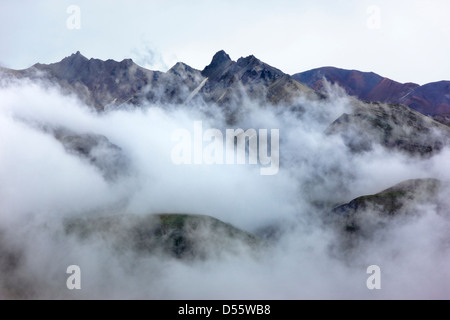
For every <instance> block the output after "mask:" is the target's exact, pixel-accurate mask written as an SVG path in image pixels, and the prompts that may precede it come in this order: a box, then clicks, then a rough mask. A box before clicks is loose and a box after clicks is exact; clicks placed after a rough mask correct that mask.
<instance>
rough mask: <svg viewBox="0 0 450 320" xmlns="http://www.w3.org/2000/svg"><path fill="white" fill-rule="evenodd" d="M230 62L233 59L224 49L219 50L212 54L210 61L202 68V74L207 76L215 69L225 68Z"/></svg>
mask: <svg viewBox="0 0 450 320" xmlns="http://www.w3.org/2000/svg"><path fill="white" fill-rule="evenodd" d="M231 62H233V61H232V60H231V58H230V56H229V55H228V54H227V53H226V52H225V51H224V50H220V51H219V52H217V53H216V54H215V55H214V57H213V58H212V61H211V63H210V64H209V66H207V67H206V68H205V69H204V70H203V72H202V74H203V75H204V76H206V77H209V75H210V74H212V73H214V72H215V71H216V70H218V69H223V68H226V67H227V66H228V65H229V64H230V63H231Z"/></svg>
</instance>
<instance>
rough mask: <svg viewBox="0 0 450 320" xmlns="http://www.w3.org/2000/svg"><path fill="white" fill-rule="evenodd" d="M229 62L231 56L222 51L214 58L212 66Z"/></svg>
mask: <svg viewBox="0 0 450 320" xmlns="http://www.w3.org/2000/svg"><path fill="white" fill-rule="evenodd" d="M228 61H231V58H230V56H229V55H228V54H227V53H226V52H225V51H224V50H220V51H218V52H217V53H216V54H215V55H214V57H213V59H212V61H211V64H213V63H216V64H221V63H223V62H228Z"/></svg>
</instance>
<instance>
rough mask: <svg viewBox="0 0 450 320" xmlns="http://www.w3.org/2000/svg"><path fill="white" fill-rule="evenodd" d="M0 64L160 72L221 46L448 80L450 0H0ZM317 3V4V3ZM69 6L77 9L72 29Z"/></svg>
mask: <svg viewBox="0 0 450 320" xmlns="http://www.w3.org/2000/svg"><path fill="white" fill-rule="evenodd" d="M0 3H1V4H0V9H1V10H0V30H1V31H0V41H1V45H0V64H1V65H3V66H6V67H10V68H14V69H21V68H26V67H29V66H31V65H32V64H34V63H36V62H41V63H51V62H56V61H59V60H61V59H62V58H64V57H65V56H68V55H70V54H71V53H74V52H76V51H78V50H79V51H81V53H82V54H83V55H85V56H86V57H88V58H92V57H94V58H100V59H109V58H111V59H115V60H122V59H124V58H130V57H131V58H133V60H134V61H135V62H137V63H138V64H140V65H143V66H145V67H148V68H152V69H158V70H165V69H167V68H170V67H171V66H172V65H173V64H175V63H176V62H177V61H183V62H185V63H187V64H189V65H190V66H192V67H195V68H197V69H203V68H204V67H205V66H206V65H207V64H209V62H210V61H211V58H212V56H213V54H214V53H215V52H216V51H218V50H221V49H224V50H225V51H226V52H227V53H229V54H230V56H231V58H232V59H234V60H236V59H238V58H239V57H241V56H248V55H250V54H253V55H255V56H256V57H258V58H259V59H261V60H263V61H265V62H266V63H269V64H271V65H273V66H275V67H277V68H279V69H281V70H282V71H284V72H286V73H289V74H293V73H297V72H301V71H306V70H309V69H312V68H317V67H322V66H336V67H340V68H346V69H357V70H361V71H373V72H376V73H378V74H380V75H383V76H386V77H389V78H391V79H394V80H397V81H399V82H416V83H419V84H424V83H427V82H434V81H439V80H450V59H449V56H450V19H449V18H448V15H449V14H450V1H448V0H395V1H382V0H370V1H367V0H357V1H356V0H322V1H312V0H311V1H305V0H281V1H280V0H278V1H272V0H270V1H269V0H259V1H258V0H226V1H225V0H223V1H219V0H191V1H186V0H149V1H144V0H127V1H125V0H116V1H114V0H91V1H80V0H70V1H66V0H39V1H35V0H21V1H7V0H0ZM319 3H320V4H319ZM70 5H76V6H78V7H79V8H80V25H79V26H80V29H70V28H68V26H67V20H68V19H69V22H71V24H70V25H71V26H74V23H75V24H76V20H74V19H72V17H74V16H73V14H72V13H67V9H68V7H69V6H70Z"/></svg>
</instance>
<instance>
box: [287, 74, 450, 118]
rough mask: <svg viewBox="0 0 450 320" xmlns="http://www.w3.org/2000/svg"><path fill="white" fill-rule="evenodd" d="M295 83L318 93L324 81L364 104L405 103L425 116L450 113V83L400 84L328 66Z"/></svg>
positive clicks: (298, 76) (372, 75) (300, 78)
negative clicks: (368, 102)
mask: <svg viewBox="0 0 450 320" xmlns="http://www.w3.org/2000/svg"><path fill="white" fill-rule="evenodd" d="M292 77H293V78H294V79H295V80H297V81H299V82H301V83H304V84H306V85H307V86H309V87H311V88H313V89H314V90H319V91H320V90H323V89H324V79H326V80H327V81H329V82H330V83H332V84H337V85H339V86H340V87H342V88H343V89H344V90H345V91H346V92H347V93H348V94H349V95H351V96H355V97H356V98H358V99H360V100H363V101H372V102H386V103H393V104H399V103H400V104H404V105H406V106H408V107H410V108H411V109H414V110H416V111H419V112H421V113H423V114H425V115H438V114H444V113H450V81H441V82H434V83H429V84H426V85H423V86H420V85H418V84H415V83H399V82H396V81H393V80H391V79H388V78H383V77H381V76H379V75H377V74H375V73H373V72H361V71H356V70H344V69H338V68H333V67H324V68H318V69H313V70H309V71H306V72H302V73H297V74H295V75H293V76H292Z"/></svg>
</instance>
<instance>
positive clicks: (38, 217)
mask: <svg viewBox="0 0 450 320" xmlns="http://www.w3.org/2000/svg"><path fill="white" fill-rule="evenodd" d="M329 90H330V92H329V97H330V98H329V99H325V100H320V101H310V100H308V99H306V98H300V100H299V101H298V102H299V104H301V105H304V106H307V108H306V110H305V111H304V112H298V111H293V110H290V109H289V108H288V107H287V106H273V105H270V104H266V105H260V104H255V103H253V102H251V101H250V100H244V103H242V105H240V106H235V107H236V108H237V107H239V109H240V111H241V117H239V118H238V119H237V121H236V123H235V124H233V127H232V128H233V129H235V128H242V129H244V130H246V129H249V128H254V129H271V128H274V129H279V130H280V170H279V173H278V174H277V175H274V176H261V175H260V174H259V168H258V167H257V166H250V165H228V166H227V165H212V166H208V165H190V166H183V165H182V166H177V165H175V164H173V163H172V161H171V150H172V148H173V146H174V143H173V141H171V134H172V133H173V132H174V131H175V130H176V129H179V128H187V129H188V130H190V128H192V127H193V124H194V121H196V120H201V121H203V125H204V127H205V128H207V127H209V128H217V129H219V130H223V129H226V128H228V126H229V125H228V124H227V123H225V122H224V121H223V119H225V118H226V116H224V114H223V112H224V110H223V109H222V108H220V107H217V106H216V107H215V106H211V107H210V108H211V109H210V110H208V112H204V111H205V105H204V104H201V106H199V108H195V104H190V105H181V106H176V107H175V106H172V107H171V106H159V105H148V104H144V105H142V106H140V108H135V107H128V108H123V109H121V110H115V111H110V112H106V113H102V114H98V113H96V112H93V111H92V110H91V109H90V108H89V107H87V106H86V105H84V104H83V103H82V102H80V101H79V100H77V98H75V97H73V96H67V95H63V94H61V93H60V92H59V90H58V89H57V88H54V87H52V86H49V85H48V84H44V85H37V84H31V83H28V82H26V81H21V82H15V83H9V84H7V85H5V84H4V85H3V86H2V87H1V88H0V101H1V102H0V155H1V156H0V243H1V245H0V268H2V272H1V276H0V297H1V298H16V297H25V298H67V299H70V298H113V299H114V298H149V299H211V298H213V299H302V298H325V299H327V298H344V299H345V298H350V299H355V298H364V299H366V298H367V299H369V298H444V299H445V298H449V297H450V290H449V288H450V273H449V270H450V264H449V261H450V259H449V256H450V251H449V249H450V239H449V237H448V227H449V223H450V220H449V213H450V212H449V208H450V205H449V203H448V200H446V197H445V196H442V197H441V198H442V199H441V200H439V202H438V203H437V205H436V204H427V203H425V204H421V205H422V206H421V207H419V208H420V210H419V211H420V215H418V216H416V217H412V218H411V219H407V220H405V221H403V220H398V222H396V221H397V220H393V222H392V224H390V225H389V227H388V228H386V229H383V230H381V231H376V232H375V234H374V236H373V237H372V238H370V239H361V240H360V241H359V242H358V245H357V246H356V247H355V248H353V249H345V248H344V249H342V248H338V247H339V243H338V242H339V241H340V239H341V238H340V230H338V229H336V228H335V227H334V226H333V225H328V224H327V223H325V222H324V221H326V219H324V217H326V216H327V215H329V214H330V210H331V209H332V208H333V207H334V206H337V205H339V204H342V203H346V202H348V201H350V200H351V199H353V198H355V197H358V196H362V195H366V194H373V193H376V192H379V191H381V190H384V189H386V188H389V187H391V186H393V185H395V184H397V183H399V182H402V181H404V180H407V179H417V178H439V179H441V180H442V181H444V182H449V181H450V176H449V175H448V172H450V170H449V164H448V157H449V153H450V150H449V149H448V148H445V149H444V150H442V151H441V152H440V153H439V154H437V155H434V156H433V157H430V158H428V159H422V158H417V157H414V158H413V157H410V156H408V155H407V154H405V153H402V152H399V151H392V150H390V151H389V150H387V149H385V148H383V147H381V146H378V145H376V146H374V148H373V149H372V150H371V151H368V152H365V153H358V154H354V153H351V152H350V151H349V149H348V148H347V147H346V145H345V143H344V141H343V140H342V138H341V137H340V136H339V135H327V134H326V129H327V127H328V126H329V124H330V123H331V122H333V121H334V120H335V119H337V118H338V117H339V116H340V115H342V114H343V113H344V112H351V101H352V100H351V98H349V97H347V96H345V95H344V94H343V93H342V92H340V91H339V90H336V89H333V88H329ZM211 110H214V112H211ZM211 114H215V115H214V116H213V117H212V116H211ZM48 128H53V129H58V128H64V129H67V130H70V132H72V133H74V134H92V135H100V136H103V137H105V138H107V139H108V141H109V142H110V143H111V144H114V145H116V146H117V147H118V148H120V151H121V152H122V153H123V154H124V156H125V157H126V158H127V159H128V161H129V167H128V168H127V170H126V171H125V172H124V173H123V174H122V175H118V176H117V178H116V179H114V180H108V179H105V177H104V174H103V173H102V171H101V170H99V169H98V168H97V167H96V166H95V165H93V164H92V163H91V162H89V160H87V159H85V158H83V157H80V156H79V155H77V154H76V153H71V152H68V150H67V149H66V148H65V147H64V145H63V144H62V143H61V142H60V141H59V140H58V139H56V138H55V136H54V134H52V133H51V132H52V131H51V130H48ZM106 154H107V153H106ZM99 156H101V153H99ZM119 169H120V168H119ZM446 192H447V194H448V189H445V188H444V189H443V191H442V195H445V194H446ZM411 201H414V199H412V200H411ZM157 213H187V214H202V215H209V216H212V217H214V218H217V219H220V220H222V221H224V222H227V223H231V224H232V225H234V226H236V227H238V228H240V229H242V230H245V231H247V232H251V233H256V234H258V235H260V236H261V237H264V236H266V237H267V238H265V240H264V241H267V243H268V245H267V247H266V248H264V250H262V251H261V252H260V253H259V254H257V255H256V256H255V255H251V254H249V252H248V251H247V250H246V249H245V248H244V247H243V248H242V250H236V252H235V253H229V254H224V255H219V256H217V257H213V258H210V259H206V260H194V261H184V260H178V259H175V258H171V257H166V256H163V255H158V254H155V255H139V254H136V253H135V252H131V251H130V252H128V251H125V252H121V253H117V251H115V250H114V249H113V248H112V247H111V243H110V242H108V241H106V240H105V239H102V237H100V236H99V237H93V238H90V240H89V241H83V240H80V239H79V238H78V237H76V236H74V235H69V234H67V233H66V232H65V229H64V223H65V221H67V219H74V218H75V219H76V218H80V217H99V216H102V217H112V216H117V215H137V216H145V215H148V214H157ZM400 221H401V222H402V223H400ZM268 230H269V231H270V230H272V232H269V231H268ZM268 234H270V235H272V236H268ZM274 234H276V236H273V235H274ZM236 246H238V244H236ZM72 264H76V265H79V266H80V267H81V271H82V290H80V291H69V290H68V289H67V288H66V287H65V281H66V279H67V276H68V275H67V274H66V273H65V271H66V268H67V266H69V265H72ZM373 264H376V265H379V266H380V267H381V270H382V290H380V291H369V290H368V289H367V287H366V280H367V278H368V276H369V275H368V274H366V269H367V267H368V266H370V265H373Z"/></svg>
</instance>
